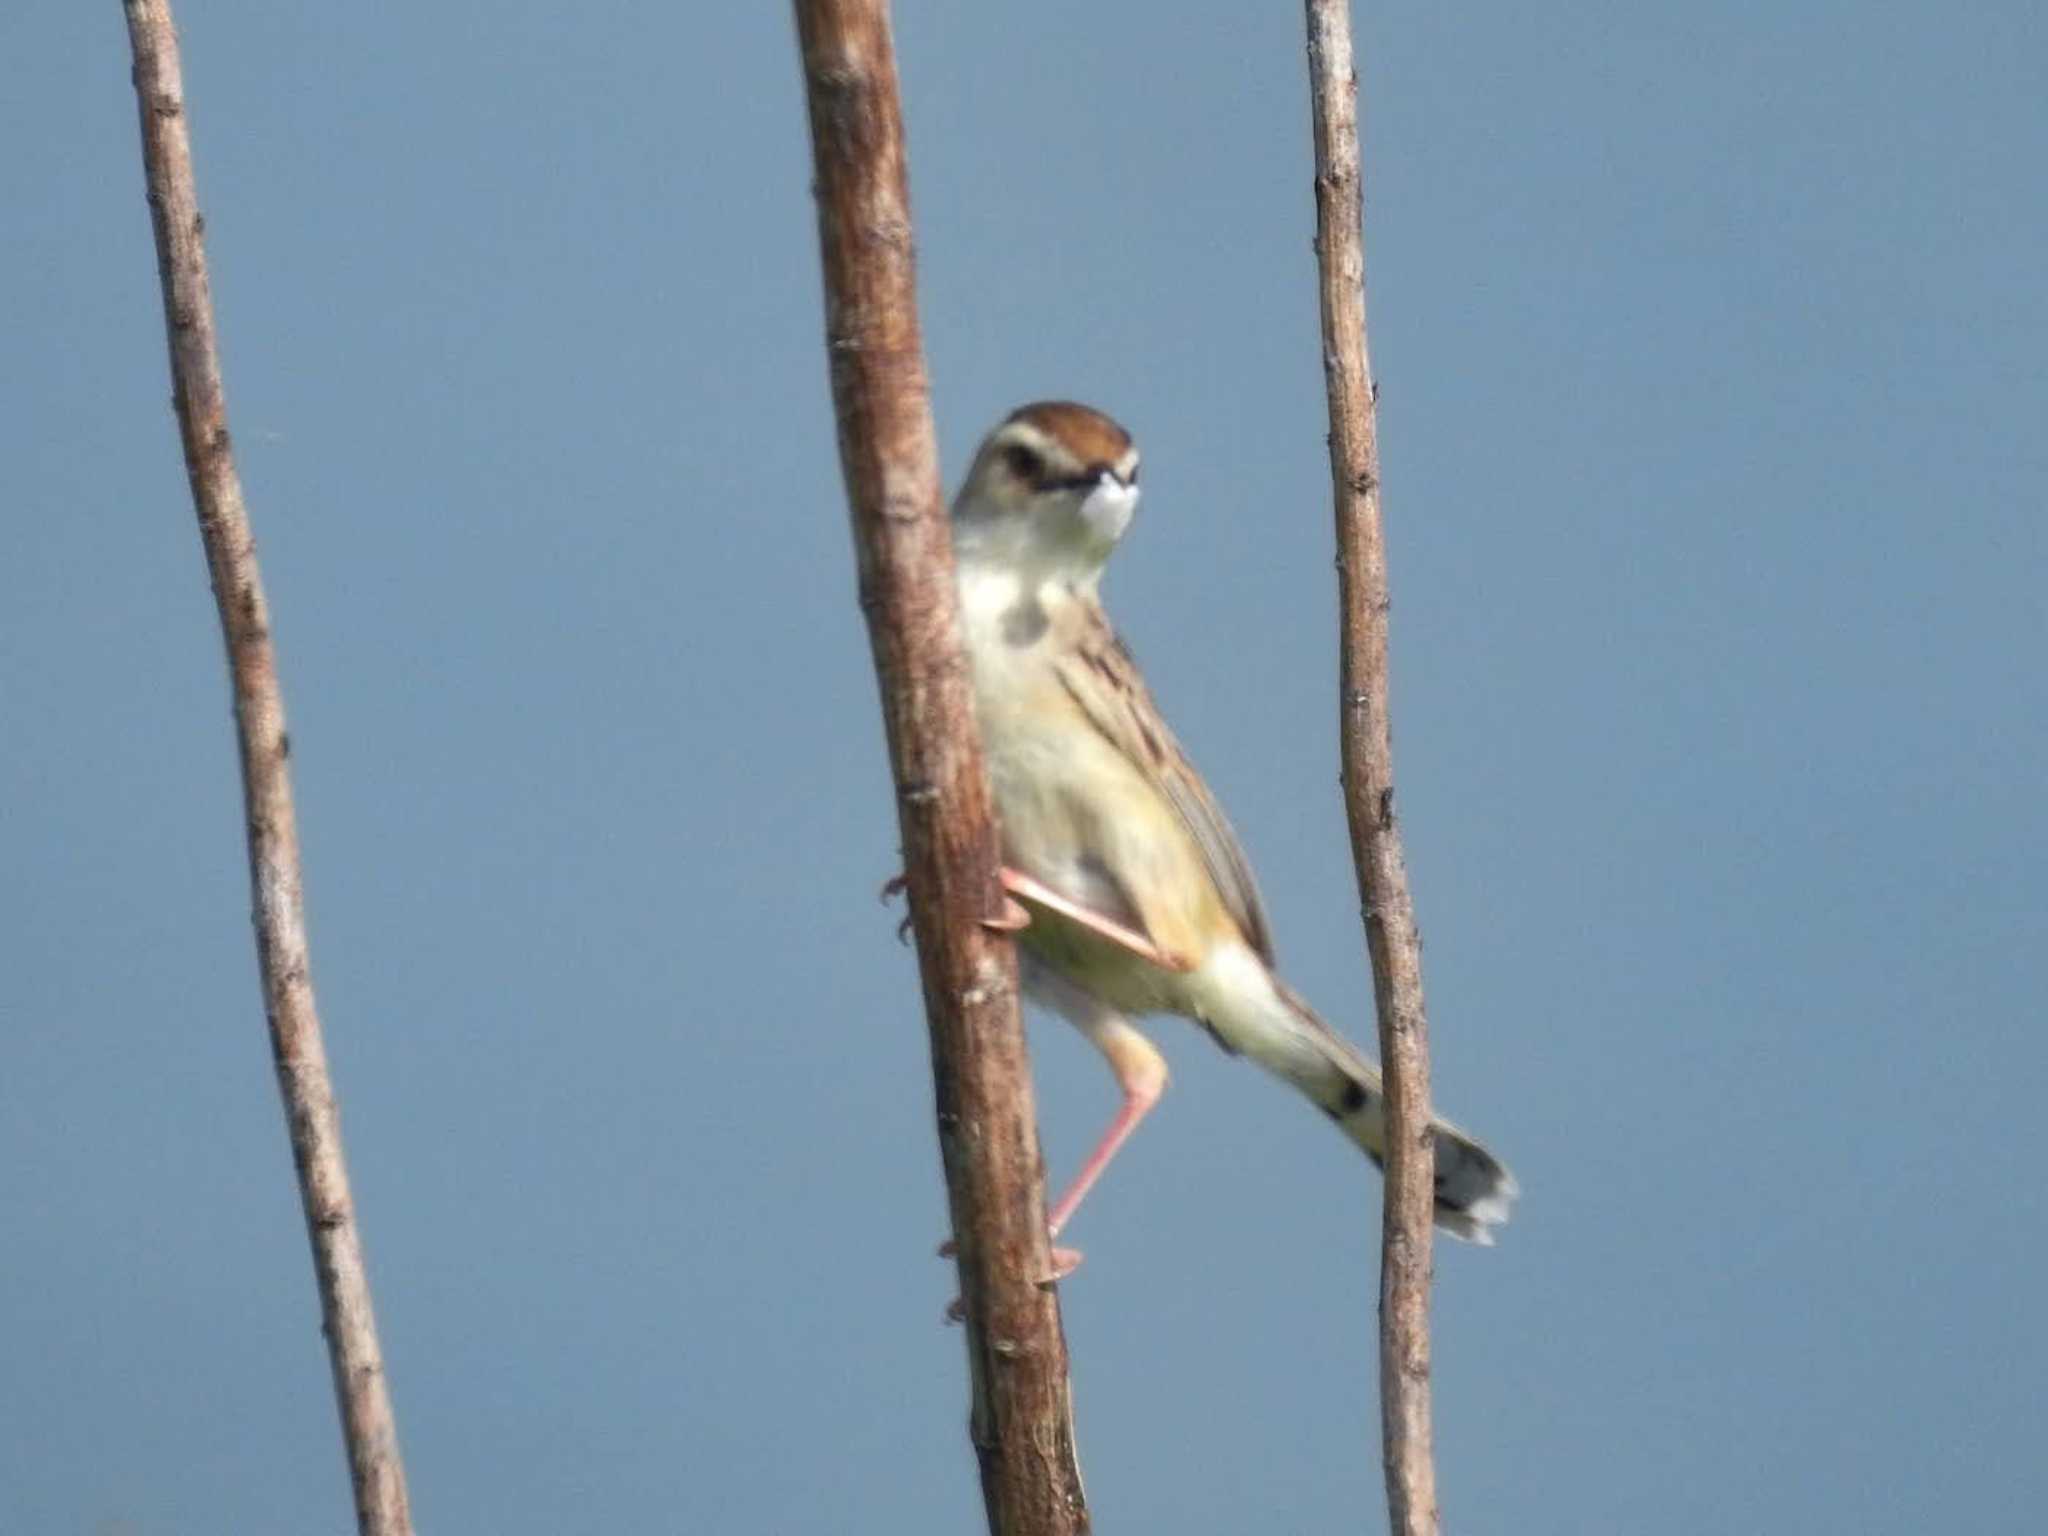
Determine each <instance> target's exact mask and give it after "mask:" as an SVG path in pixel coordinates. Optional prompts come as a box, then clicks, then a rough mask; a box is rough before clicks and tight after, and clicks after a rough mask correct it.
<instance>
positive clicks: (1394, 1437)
mask: <svg viewBox="0 0 2048 1536" xmlns="http://www.w3.org/2000/svg"><path fill="white" fill-rule="evenodd" d="M1307 8H1308V66H1309V67H1308V74H1309V96H1310V101H1311V104H1312V109H1313V114H1314V119H1315V154H1316V263H1317V267H1318V269H1319V275H1320V287H1319V291H1320V295H1321V301H1322V305H1321V307H1322V321H1323V380H1324V384H1325V387H1326V389H1327V390H1328V393H1329V397H1330V479H1331V484H1332V487H1333V490H1334V493H1335V498H1336V512H1337V571H1338V602H1339V607H1340V609H1341V613H1342V626H1343V629H1342V638H1341V640H1340V648H1341V668H1342V681H1341V684H1340V686H1341V688H1342V707H1341V711H1340V734H1341V739H1342V745H1343V755H1344V810H1345V816H1346V818H1347V820H1348V821H1349V823H1350V826H1351V856H1352V861H1353V863H1354V864H1355V865H1356V866H1357V871H1358V890H1359V896H1360V898H1361V900H1362V901H1363V902H1364V905H1365V934H1366V945H1367V947H1368V948H1369V949H1370V950H1371V951H1372V971H1373V1001H1374V1003H1375V1005H1376V1007H1377V1010H1378V1013H1379V1036H1380V1060H1381V1062H1382V1063H1383V1064H1384V1067H1385V1072H1386V1094H1387V1186H1386V1208H1385V1215H1384V1218H1383V1222H1382V1241H1381V1253H1380V1437H1381V1452H1382V1455H1383V1457H1384V1460H1385V1465H1386V1478H1387V1513H1388V1516H1389V1518H1390V1521H1391V1526H1392V1530H1393V1532H1394V1533H1395V1536H1436V1532H1437V1530H1438V1528H1439V1519H1438V1514H1437V1499H1436V1467H1435V1463H1434V1460H1433V1457H1432V1452H1431V1447H1430V1414H1429V1282H1430V1262H1431V1255H1430V1237H1431V1209H1432V1206H1433V1204H1434V1198H1433V1188H1434V1184H1435V1172H1436V1158H1435V1153H1434V1150H1433V1148H1432V1146H1431V1141H1430V1132H1429V1123H1430V1114H1429V1023H1428V1018H1427V1016H1426V1014H1425V1013H1424V1011H1423V1005H1422V938H1421V935H1420V934H1419V933H1418V932H1417V930H1416V926H1415V907H1414V904H1413V902H1412V901H1411V900H1410V899H1409V895H1408V869H1407V863H1406V861H1405V860H1404V859H1403V857H1402V854H1401V832H1400V827H1399V826H1398V824H1397V823H1396V821H1395V818H1394V748H1393V733H1392V730H1391V728H1390V723H1389V722H1390V716H1389V713H1388V687H1387V611H1388V600H1387V552H1386V544H1385V541H1384V537H1383V533H1382V528H1381V523H1380V465H1379V441H1378V434H1377V428H1376V426H1375V422H1374V411H1373V396H1374V388H1373V383H1372V366H1371V363H1370V360H1369V358H1368V356H1367V352H1366V344H1365V240H1364V233H1363V229H1362V226H1361V218H1360V199H1359V177H1358V76H1357V74H1356V72H1355V70H1354V67H1353V64H1352V53H1351V7H1350V0H1307Z"/></svg>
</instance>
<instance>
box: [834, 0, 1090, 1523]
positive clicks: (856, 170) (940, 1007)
mask: <svg viewBox="0 0 2048 1536" xmlns="http://www.w3.org/2000/svg"><path fill="white" fill-rule="evenodd" d="M796 19H797V31H798V35H799V40H800V43H801V47H802V51H803V70H804V89H805V94H806V96H807V98H808V100H809V105H810V124H811V148H812V154H813V158H814V161H815V164H816V169H817V183H816V194H817V202H818V243H819V246H820V248H821V250H822V253H823V259H824V277H825V345H826V353H827V357H828V358H829V361H830V365H831V375H832V399H833V405H834V408H835V410H836V412H837V414H838V424H839V459H840V465H841V468H842V469H843V471H844V474H845V477H846V491H847V501H848V505H849V509H850V511H851V513H852V518H853V542H854V551H855V555H856V558H857V561H858V565H859V573H860V602H861V607H862V609H863V611H864V612H865V613H866V615H867V621H868V636H869V640H870V642H871V643H872V645H873V648H874V658H875V674H876V677H877V679H878V681H879V682H880V684H881V693H882V713H883V719H884V722H885V724H886V726H887V732H888V741H889V760H890V766H891V768H892V770H893V771H894V775H895V781H896V811H897V818H898V822H899V824H900V827H901V831H902V837H903V869H904V874H905V876H906V877H907V879H908V883H909V889H910V912H911V917H912V920H913V922H914V925H915V927H916V930H917V952H918V967H919V971H920V973H921V975H922V977H923V981H924V999H925V1013H926V1016H927V1018H928V1020H929V1022H930V1026H931V1049H932V1078H933V1085H934V1088H935V1091H936V1096H937V1101H938V1103H937V1108H938V1130H939V1150H940V1154H941V1156H942V1159H943V1161H944V1164H945V1171H946V1191H947V1196H948V1198H949V1200H950V1202H951V1206H952V1217H953V1232H954V1235H955V1240H956V1242H957V1244H958V1260H959V1270H960V1292H961V1300H962V1302H963V1303H964V1306H965V1312H966V1335H967V1358H968V1365H969V1370H970V1373H971V1376H972V1392H973V1408H972V1415H971V1420H970V1433H971V1434H972V1436H973V1440H974V1448H975V1453H976V1455H977V1456H978V1457H979V1458H980V1462H981V1483H982V1496H983V1500H984V1502H985V1503H986V1505H987V1508H988V1525H989V1530H990V1531H991V1532H992V1533H998V1536H1068V1533H1073V1532H1081V1531H1086V1530H1087V1529H1088V1511H1087V1505H1086V1502H1085V1501H1084V1499H1083V1496H1082V1491H1081V1474H1080V1468H1079V1465H1078V1463H1077V1461H1076V1458H1075V1451H1074V1427H1073V1403H1072V1394H1071V1388H1070V1387H1069V1385H1068V1380H1067V1346H1066V1338H1065V1336H1064V1335H1063V1334H1062V1332H1061V1329H1060V1316H1059V1305H1058V1302H1057V1300H1056V1299H1055V1297H1054V1296H1053V1294H1052V1292H1051V1290H1050V1288H1048V1287H1045V1286H1041V1285H1040V1284H1038V1283H1037V1282H1038V1279H1039V1277H1041V1276H1044V1275H1048V1274H1050V1273H1051V1271H1052V1257H1051V1253H1050V1250H1049V1244H1048V1242H1047V1238H1046V1228H1045V1194H1044V1188H1043V1164H1042V1162H1041V1160H1040V1157H1039V1150H1038V1131H1037V1122H1036V1117H1035V1113H1034V1109H1033V1104H1032V1095H1031V1066H1030V1060H1029V1058H1028V1057H1027V1055H1026V1054H1025V1048H1024V1034H1023V1028H1022V1024H1021V1022H1020V1021H1019V1018H1018V1013H1017V965H1016V956H1015V952H1014V951H1013V950H1012V948H1011V946H1010V943H1009V941H1008V940H1007V939H1004V938H1000V937H998V936H996V935H994V934H992V933H991V932H989V931H988V930H987V929H985V928H984V927H983V926H982V919H983V918H984V917H988V916H992V915H994V914H997V913H999V912H1001V911H1002V910H1003V894H1002V891H1001V889H1000V888H999V886H998V885H997V876H996V868H997V844H996V839H995V832H994V826H993V823H992V821H991V819H990V800H989V789H988V781H987V776H986V773H985V770H984V768H983V765H982V757H981V742H980V735H979V732H978V731H977V729H976V726H975V721H974V700H973V695H972V692H971V690H970V686H969V680H968V673H967V666H966V659H965V655H964V653H963V651H962V649H961V641H960V631H959V622H958V615H957V613H956V611H955V600H954V588H953V553H952V539H951V530H950V528H949V527H948V524H947V519H946V513H945V506H944V503H943V500H942V498H941V493H940V487H939V467H938V448H937V443H936V440H935V437H934V433H933V430H932V417H931V404H930V399H929V392H928V389H927V385H926V381H925V368H924V343H923V339H922V337H921V335H920V333H919V330H918V321H917V294H916V271H915V264H914V261H913V258H912V251H911V223H910V200H909V191H908V187H907V184H906V176H905V170H904V144H903V113H902V104H901V101H900V99H899V95H898V88H897V83H896V59H895V50H894V45H893V44H892V42H891V39H890V32H889V14H888V7H887V5H886V3H885V0H796Z"/></svg>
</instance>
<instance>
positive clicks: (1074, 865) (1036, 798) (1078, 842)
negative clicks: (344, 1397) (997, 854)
mask: <svg viewBox="0 0 2048 1536" xmlns="http://www.w3.org/2000/svg"><path fill="white" fill-rule="evenodd" d="M991 726H993V728H991ZM983 734H984V738H985V744H986V746H987V749H988V762H989V777H990V783H991V787H992V788H993V790H994V793H995V801H996V815H997V818H998V821H999V823H1000V832H1001V836H1002V845H1003V861H1004V863H1006V864H1007V865H1009V866H1010V867H1011V868H1013V869H1016V870H1018V871H1020V872H1021V873H1023V874H1026V875H1029V876H1030V877H1031V878H1032V879H1034V880H1037V881H1039V882H1041V883H1042V884H1044V885H1046V886H1049V887H1050V888H1051V889H1053V890H1055V891H1057V892H1059V893H1060V894H1061V895H1062V896H1065V897H1067V898H1068V899H1069V900H1071V901H1074V902H1077V903H1079V904H1080V905H1082V906H1085V907H1087V908H1088V909H1089V910H1090V911H1092V912H1097V913H1100V914H1102V915H1103V916H1105V917H1108V918H1111V919H1113V920H1114V921H1116V922H1119V923H1121V924H1123V925H1124V926H1126V927H1129V928H1132V929H1134V930H1136V931H1138V932H1139V933H1141V934H1143V935H1144V936H1145V937H1146V938H1148V939H1150V940H1151V941H1152V942H1154V943H1156V944H1158V945H1160V946H1161V947H1162V948H1165V949H1168V950H1172V951H1175V952H1176V953H1180V954H1184V955H1187V956H1188V957H1189V958H1191V959H1193V958H1199V956H1200V954H1201V953H1202V952H1203V950H1204V949H1205V948H1206V945H1207V939H1208V936H1209V932H1210V930H1211V929H1212V928H1213V926H1214V922H1213V920H1214V918H1215V916H1216V914H1215V913H1214V912H1213V911H1211V909H1212V908H1214V907H1215V905H1216V897H1215V893H1214V887H1213V884H1212V882H1211V881H1210V879H1209V877H1208V874H1207V871H1206V869H1205V868H1204V867H1203V865H1202V863H1201V858H1200V854H1199V853H1198V851H1197V850H1196V849H1195V847H1194V844H1193V842H1192V840H1191V839H1190V838H1189V836H1188V833H1187V830H1186V828H1185V827H1184V826H1183V825H1182V824H1181V822H1180V820H1179V817H1178V815H1177V813H1175V812H1174V811H1173V809H1172V807H1171V806H1170V805H1168V804H1167V803H1166V802H1165V800H1164V799H1163V798H1162V797H1161V795H1160V794H1159V792H1158V790H1157V789H1156V788H1155V787H1153V786H1152V785H1151V784H1149V783H1147V782H1146V781H1145V780H1144V779H1143V778H1142V776H1141V775H1139V774H1138V773H1137V771H1136V770H1135V769H1133V768H1132V766H1131V764H1130V763H1129V762H1128V760H1126V759H1125V758H1124V757H1123V755H1122V754H1121V753H1119V752H1117V751H1115V750H1114V749H1113V748H1112V747H1110V746H1109V744H1108V743H1107V742H1104V741H1103V740H1102V739H1101V738H1100V737H1097V736H1095V735H1094V734H1093V733H1092V732H1071V731H1069V732H1060V733H1050V732H1036V731H1033V730H1032V729H1030V728H1029V727H1028V725H1020V724H1018V723H1017V722H1015V721H1007V722H1006V721H997V722H987V721H985V722H984V727H983ZM1018 942H1019V943H1021V944H1023V945H1024V946H1025V947H1027V948H1028V949H1030V950H1031V951H1032V953H1034V954H1035V955H1037V956H1038V957H1039V958H1040V959H1042V960H1044V961H1045V962H1046V963H1047V964H1048V965H1050V966H1051V967H1053V968H1054V969H1055V970H1057V971H1058V972H1060V973H1061V974H1062V975H1064V976H1067V977H1068V978H1069V979H1071V980H1073V981H1075V982H1077V983H1079V984H1080V985H1082V986H1083V987H1085V988H1087V989H1088V990H1089V991H1090V992H1093V993H1094V994H1095V995H1097V996H1098V997H1100V998H1102V999H1103V1001H1105V1002H1107V1003H1109V1004H1111V1005H1112V1006H1113V1007H1117V1008H1121V1009H1124V1010H1126V1011H1128V1012H1133V1013H1156V1012H1162V1011H1178V1010H1177V1009H1175V1007H1174V998H1175V996H1176V995H1177V991H1176V984H1177V982H1178V980H1179V978H1178V977H1176V976H1174V975H1172V974H1171V973H1169V972H1166V971H1163V970H1161V969H1160V968H1159V967H1158V966H1156V965H1153V964H1151V963H1150V962H1148V961H1146V960H1143V959H1141V958H1139V957H1138V956H1136V955H1134V954H1132V953H1131V951H1130V950H1129V949H1127V948H1125V947H1124V946H1122V945H1119V944H1118V943H1116V942H1115V941H1114V940H1111V939H1107V938H1104V937H1102V936H1101V935H1099V934H1097V933H1094V932H1092V931H1090V930H1089V929H1087V928H1085V927H1083V926H1082V925H1080V924H1078V923H1075V922H1073V921H1072V920H1070V919H1068V918H1066V917H1063V916H1061V915H1060V914H1058V913H1055V912H1050V911H1048V910H1046V909H1044V908H1043V907H1033V908H1032V911H1031V924H1030V926H1029V927H1027V928H1026V929H1025V930H1024V931H1023V932H1022V933H1020V934H1019V935H1018Z"/></svg>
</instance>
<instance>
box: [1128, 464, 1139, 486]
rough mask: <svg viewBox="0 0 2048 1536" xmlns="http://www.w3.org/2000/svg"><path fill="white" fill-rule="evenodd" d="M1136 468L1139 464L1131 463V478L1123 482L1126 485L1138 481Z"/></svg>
mask: <svg viewBox="0 0 2048 1536" xmlns="http://www.w3.org/2000/svg"><path fill="white" fill-rule="evenodd" d="M1138 469H1139V466H1138V465H1136V464H1133V465H1132V466H1131V478H1130V479H1129V480H1127V481H1126V482H1125V484H1127V485H1136V484H1137V483H1138Z"/></svg>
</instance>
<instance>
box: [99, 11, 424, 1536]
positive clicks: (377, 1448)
mask: <svg viewBox="0 0 2048 1536" xmlns="http://www.w3.org/2000/svg"><path fill="white" fill-rule="evenodd" d="M125 3H126V7H127V13H128V39H129V44H130V47H131V48H132V50H133V53H134V59H135V68H134V79H135V98H136V105H137V107H138V108H139V110H140V112H141V118H142V163H143V172H144V176H145V179H146V181H147V185H148V189H149V211H150V222H151V223H152V224H153V225H154V227H155V231H156V253H157V272H158V275H159V276H160V277H161V279H162V281H163V291H164V319H165V324H166V328H167V330H168V332H169V339H170V352H171V382H172V386H173V399H174V401H175V403H176V406H177V413H178V430H179V433H180V435H181V436H182V437H183V439H184V446H185V469H186V473H187V475H188V477H189V478H190V480H191V484H192V501H193V505H194V507H195V508H196V510H197V511H198V514H199V536H200V539H201V541H202V542H203V543H204V544H205V546H206V563H207V568H208V570H209V572H210V573H211V575H212V578H213V596H214V601H215V603H216V604H217V605H218V606H219V608H220V623H221V632H222V634H223V636H224V637H225V638H226V641H227V653H228V674H229V679H230V683H231V686H232V688H233V690H234V701H235V733H236V738H237V741H238V743H239V745H240V748H241V761H242V797H243V806H244V811H245V815H246V820H247V831H248V841H249V883H250V886H251V889H252V892H253V895H254V901H255V911H254V918H255V925H256V954H257V960H258V963H259V966H260V968H261V970H262V974H263V1004H264V1012H265V1013H266V1015H267V1016H268V1019H269V1024H270V1049H271V1055H272V1057H273V1059H274V1060H275V1063H276V1066H277V1081H278V1087H279V1090H280V1091H281V1092H282V1094H283V1095H284V1111H285V1124H286V1128H287V1130H288V1131H289V1133H290V1136H291V1144H292V1160H293V1162H294V1163H295V1164H296V1165H297V1168H298V1177H299V1198H300V1200H301V1202H302V1203H303V1205H304V1207H305V1212H306V1230H307V1232H308V1234H309V1235H310V1237H311V1238H312V1243H313V1270H314V1274H315V1277H316V1278H317V1280H318V1282H319V1287H320V1311H321V1316H322V1319H323V1324H324V1327H323V1331H324V1332H325V1333H326V1335H327V1347H328V1354H329V1357H330V1360H331V1362H332V1365H333V1368H334V1390H335V1395H336V1397H337V1398H338V1399H339V1401H340V1406H341V1424H342V1436H343V1439H344V1441H345V1442H346V1446H347V1450H348V1463H349V1477H350V1481H351V1482H352V1483H353V1485H354V1490H355V1503H356V1525H357V1529H358V1530H359V1531H360V1532H361V1533H362V1536H409V1533H410V1532H411V1530H412V1517H411V1515H410V1513H409V1512H408V1509H407V1503H406V1493H405V1468H404V1465H403V1463H402V1462H401V1461H400V1459H399V1453H398V1431H397V1427H396V1425H395V1424H394V1422H393V1420H392V1416H391V1398H390V1393H389V1391H388V1389H387V1387H386V1383H385V1379H384V1359H383V1353H382V1351H381V1350H380V1349H379V1347H378V1344H377V1325H376V1320H375V1318H374V1316H373V1315H372V1313H371V1309H370V1285H369V1278H368V1276H367V1275H366V1273H365V1272H364V1268H363V1252H362V1244H361V1240H360V1238H359V1236H358V1234H357V1231H356V1221H355V1207H354V1204H353V1202H352V1201H351V1199H350V1197H349V1188H348V1168H347V1165H346V1163H345V1162H344V1161H343V1158H342V1149H341V1122H340V1118H339V1115H338V1113H337V1111H336V1108H335V1101H334V1089H333V1086H332V1084H331V1083H330V1082H329V1080H328V1075H327V1051H326V1047H325V1046H324V1045H323V1044H322V1042H321V1038H320V1019H319V1015H318V1014H317V1013H316V1012H315V1011H314V1006H313V981H312V973H311V971H310V969H309V966H308V960H307V948H306V911H305V902H304V897H303V892H302V886H301V876H300V869H299V838H298V828H297V823H296V820H295V818H294V815H293V811H292V787H291V774H290V768H289V763H288V755H289V747H288V744H287V742H286V738H285V726H284V699H283V696H282V694H281V693H280V692H279V690H278V682H277V658H276V655H275V653H274V651H273V650H272V648H271V643H270V617H269V612H268V609H267V608H266V606H265V603H264V600H263V583H262V579H261V575H260V573H259V572H258V570H257V566H256V542H255V539H254V536H253V535H252V534H251V533H250V531H249V516H248V512H247V509H246V508H245V507H244V506H243V503H242V485H241V480H240V477H239V476H238V475H237V474H236V473H235V461H234V455H233V453H232V451H231V449H230V446H229V442H228V427H227V405H226V400H225V398H224V396H223V394H222V390H221V374H220V355H219V351H218V349H217V348H216V346H215V342H214V325H213V298H212V293H211V289H210V286H209V284H208V281H207V275H206V248H205V244H204V242H203V240H202V238H201V233H202V230H203V227H204V226H203V224H202V221H201V219H200V216H199V199H198V194H197V191H196V189H195V186H194V183H193V178H192V144H191V140H190V137H189V136H188V134H187V132H186V125H185V87H184V80H183V76H182V74H181V71H180V69H179V64H178V40H177V35H176V33H175V31H174V29H173V27H172V23H171V13H170V6H169V4H168V0H125Z"/></svg>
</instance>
